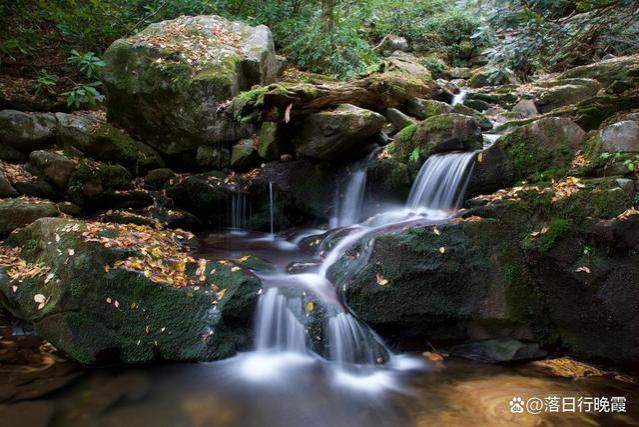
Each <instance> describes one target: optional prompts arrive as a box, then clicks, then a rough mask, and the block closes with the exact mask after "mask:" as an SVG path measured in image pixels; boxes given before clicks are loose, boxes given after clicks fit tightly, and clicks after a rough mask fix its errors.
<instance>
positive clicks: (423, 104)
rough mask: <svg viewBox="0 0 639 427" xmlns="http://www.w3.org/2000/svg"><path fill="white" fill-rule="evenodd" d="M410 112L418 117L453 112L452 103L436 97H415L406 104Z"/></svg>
mask: <svg viewBox="0 0 639 427" xmlns="http://www.w3.org/2000/svg"><path fill="white" fill-rule="evenodd" d="M404 109H405V110H406V112H407V113H408V114H410V115H411V116H413V117H417V118H418V119H422V120H423V119H427V118H429V117H432V116H437V115H439V114H449V113H452V112H453V107H451V106H450V104H447V103H445V102H441V101H435V100H434V99H421V98H413V99H411V100H410V101H408V102H407V103H406V104H405V105H404Z"/></svg>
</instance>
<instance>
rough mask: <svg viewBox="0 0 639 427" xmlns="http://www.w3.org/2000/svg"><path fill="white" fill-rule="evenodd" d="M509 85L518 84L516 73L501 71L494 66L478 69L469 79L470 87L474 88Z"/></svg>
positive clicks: (506, 70)
mask: <svg viewBox="0 0 639 427" xmlns="http://www.w3.org/2000/svg"><path fill="white" fill-rule="evenodd" d="M509 84H517V78H516V77H515V73H513V72H512V71H510V70H508V69H499V68H497V67H496V66H493V65H486V66H483V67H481V68H477V69H476V70H474V71H473V73H472V75H471V76H470V79H468V86H470V87H472V88H480V87H484V86H501V85H509Z"/></svg>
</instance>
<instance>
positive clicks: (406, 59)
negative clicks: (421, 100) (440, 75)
mask: <svg viewBox="0 0 639 427" xmlns="http://www.w3.org/2000/svg"><path fill="white" fill-rule="evenodd" d="M386 60H387V61H388V62H389V63H390V64H391V65H392V66H393V67H394V68H395V69H397V70H399V71H401V72H403V73H405V74H407V75H409V76H411V77H412V78H417V79H418V80H421V81H423V82H427V81H430V80H432V76H431V73H430V71H429V70H428V68H426V67H425V66H424V65H422V63H421V62H420V61H419V59H417V58H416V57H415V56H414V55H411V54H410V53H406V52H399V51H396V52H393V54H392V55H391V56H389V57H388V58H386Z"/></svg>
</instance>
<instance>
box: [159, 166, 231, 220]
mask: <svg viewBox="0 0 639 427" xmlns="http://www.w3.org/2000/svg"><path fill="white" fill-rule="evenodd" d="M225 178H226V175H225V174H223V173H221V172H207V173H201V174H196V175H190V176H187V177H185V178H180V179H174V180H173V181H174V182H173V183H169V184H168V185H166V184H165V191H166V195H167V196H168V197H170V198H171V199H172V201H173V203H174V205H175V206H176V207H178V208H180V209H183V210H185V211H187V212H189V213H191V214H193V215H195V216H196V217H197V218H198V219H199V220H200V221H201V222H202V223H203V224H206V225H213V226H215V227H224V226H230V225H231V224H230V223H229V217H230V212H231V203H232V202H231V200H232V197H233V194H234V193H235V192H236V191H235V188H233V187H231V186H230V185H227V184H225V183H224V179H225Z"/></svg>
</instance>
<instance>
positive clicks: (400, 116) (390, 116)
mask: <svg viewBox="0 0 639 427" xmlns="http://www.w3.org/2000/svg"><path fill="white" fill-rule="evenodd" d="M385 116H386V119H387V120H388V122H389V123H390V124H392V125H393V128H394V129H393V130H394V131H397V132H398V131H400V130H402V129H404V128H405V127H407V126H410V125H412V124H413V123H414V122H413V120H412V119H411V118H410V117H409V116H407V115H406V114H404V113H402V112H401V111H399V110H398V109H397V108H387V109H386V114H385Z"/></svg>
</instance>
